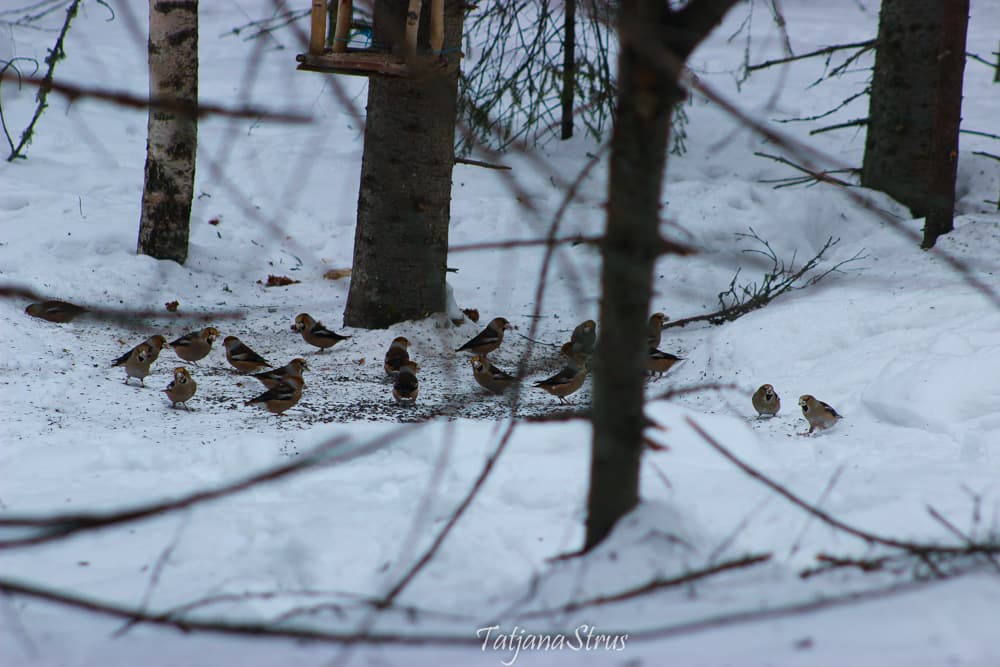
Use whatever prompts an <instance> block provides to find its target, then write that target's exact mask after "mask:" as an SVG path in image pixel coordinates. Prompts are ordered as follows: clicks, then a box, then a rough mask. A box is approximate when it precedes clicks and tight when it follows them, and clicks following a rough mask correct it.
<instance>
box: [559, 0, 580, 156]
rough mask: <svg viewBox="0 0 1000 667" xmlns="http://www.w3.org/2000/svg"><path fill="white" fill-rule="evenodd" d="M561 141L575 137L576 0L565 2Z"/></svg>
mask: <svg viewBox="0 0 1000 667" xmlns="http://www.w3.org/2000/svg"><path fill="white" fill-rule="evenodd" d="M564 1H565V3H566V6H565V8H564V11H563V72H562V93H561V96H560V103H561V106H562V132H561V134H560V138H561V139H564V140H565V139H570V138H572V136H573V98H574V97H575V95H574V93H575V92H576V0H564Z"/></svg>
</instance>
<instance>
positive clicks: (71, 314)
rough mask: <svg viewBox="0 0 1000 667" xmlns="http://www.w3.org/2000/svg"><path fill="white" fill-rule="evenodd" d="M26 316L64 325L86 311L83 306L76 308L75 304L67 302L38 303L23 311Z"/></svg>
mask: <svg viewBox="0 0 1000 667" xmlns="http://www.w3.org/2000/svg"><path fill="white" fill-rule="evenodd" d="M24 312H26V313H27V314H28V315H31V316H32V317H38V318H41V319H43V320H48V321H49V322H55V323H56V324H65V323H66V322H70V321H72V320H74V319H76V318H77V317H78V316H80V315H82V314H83V313H85V312H87V309H86V308H84V307H83V306H77V305H76V304H72V303H69V302H68V301H57V300H54V299H53V300H52V301H40V302H38V303H33V304H31V305H30V306H28V307H27V308H25V309H24Z"/></svg>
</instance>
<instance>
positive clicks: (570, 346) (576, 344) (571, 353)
mask: <svg viewBox="0 0 1000 667" xmlns="http://www.w3.org/2000/svg"><path fill="white" fill-rule="evenodd" d="M596 344H597V322H595V321H594V320H587V321H586V322H581V323H580V324H578V325H577V327H576V328H575V329H573V335H572V336H571V337H570V339H569V342H568V343H566V344H564V345H563V346H562V348H561V349H560V351H561V352H562V353H563V354H564V355H566V356H567V357H570V358H572V357H575V356H576V355H578V354H584V355H591V354H593V353H594V346H595V345H596Z"/></svg>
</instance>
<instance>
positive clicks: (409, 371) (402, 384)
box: [392, 361, 420, 405]
mask: <svg viewBox="0 0 1000 667" xmlns="http://www.w3.org/2000/svg"><path fill="white" fill-rule="evenodd" d="M419 391H420V383H419V382H418V381H417V365H416V364H415V363H413V362H412V361H405V362H403V365H402V366H400V367H399V373H398V374H397V375H396V382H395V383H393V385H392V397H393V398H394V399H396V403H398V404H403V403H408V404H410V405H414V404H415V403H416V402H417V394H418V393H419Z"/></svg>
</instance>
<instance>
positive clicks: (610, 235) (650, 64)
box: [583, 0, 736, 551]
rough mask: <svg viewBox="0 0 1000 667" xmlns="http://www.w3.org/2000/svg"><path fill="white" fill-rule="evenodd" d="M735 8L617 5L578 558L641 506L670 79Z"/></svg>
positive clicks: (724, 4) (715, 1) (674, 90)
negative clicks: (590, 432) (613, 100)
mask: <svg viewBox="0 0 1000 667" xmlns="http://www.w3.org/2000/svg"><path fill="white" fill-rule="evenodd" d="M735 2H736V0H692V1H691V2H689V3H688V4H687V5H686V6H685V7H684V9H681V10H679V11H675V12H672V11H670V10H669V8H668V4H667V3H666V2H662V1H659V0H622V2H621V5H620V10H619V17H618V33H619V57H618V105H617V111H616V118H615V127H614V134H613V136H612V140H611V171H610V176H609V185H608V223H607V231H606V233H605V241H604V243H603V246H602V254H603V260H604V264H603V267H602V270H601V289H602V297H601V309H600V318H601V331H600V336H599V338H598V344H597V359H596V363H595V366H596V367H595V368H594V397H593V405H594V407H593V426H594V436H593V438H594V439H593V447H592V457H591V468H590V493H589V496H588V499H587V534H586V538H585V542H584V547H583V550H584V551H588V550H590V549H592V548H593V547H594V546H596V545H597V544H599V543H600V542H601V541H602V540H603V539H604V538H605V537H607V535H608V533H610V532H611V529H612V528H613V527H614V524H615V522H617V521H618V519H619V518H621V517H622V516H623V515H625V514H627V513H628V512H629V511H630V510H632V508H634V507H635V506H636V504H637V503H638V502H639V464H640V460H641V455H642V449H643V440H642V433H643V429H644V417H643V403H644V399H645V397H644V387H645V375H646V364H647V358H648V348H647V346H646V330H647V326H646V325H647V317H648V310H649V301H650V296H651V294H652V285H653V269H654V267H655V264H656V259H657V257H658V255H659V247H660V245H661V244H660V235H659V227H660V192H661V189H662V185H663V172H664V168H665V166H666V149H667V140H668V139H669V135H670V115H671V113H672V111H673V107H674V105H675V104H677V103H678V102H680V101H682V100H683V99H684V93H683V91H682V90H681V89H680V88H679V87H678V84H677V81H678V77H679V75H680V69H681V67H682V66H683V64H684V61H685V60H687V57H688V56H689V55H690V54H691V51H693V50H694V48H695V46H697V44H698V43H699V42H700V41H701V40H702V39H704V38H705V36H707V35H708V33H709V32H711V30H712V28H714V27H715V26H716V25H718V23H719V22H720V21H721V20H722V17H723V16H724V15H725V13H726V11H728V9H729V8H730V7H731V6H732V5H733V4H735Z"/></svg>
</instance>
